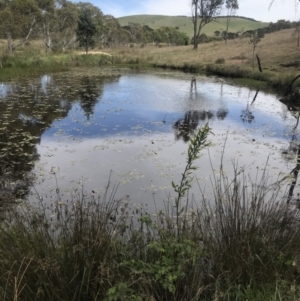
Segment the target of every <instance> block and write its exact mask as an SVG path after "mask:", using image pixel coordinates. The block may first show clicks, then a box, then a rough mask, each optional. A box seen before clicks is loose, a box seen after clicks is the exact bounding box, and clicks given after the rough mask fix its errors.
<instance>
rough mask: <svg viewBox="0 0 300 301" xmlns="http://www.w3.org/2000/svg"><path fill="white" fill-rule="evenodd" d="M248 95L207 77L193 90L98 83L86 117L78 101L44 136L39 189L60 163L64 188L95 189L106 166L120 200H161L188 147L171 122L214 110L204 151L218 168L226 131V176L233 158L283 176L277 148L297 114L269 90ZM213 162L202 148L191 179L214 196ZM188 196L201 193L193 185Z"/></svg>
mask: <svg viewBox="0 0 300 301" xmlns="http://www.w3.org/2000/svg"><path fill="white" fill-rule="evenodd" d="M45 81H46V82H48V81H47V80H45ZM254 95H255V91H250V90H249V89H247V88H241V87H235V86H231V85H228V84H223V83H221V82H216V81H215V80H214V79H210V78H203V80H198V82H197V90H195V89H193V90H191V89H190V81H188V80H184V79H174V78H163V77H160V76H153V75H126V76H122V77H121V78H120V79H119V81H117V82H113V83H106V84H104V88H103V94H102V96H100V97H99V99H98V103H97V104H96V106H95V108H94V114H93V115H92V116H90V118H89V119H87V118H86V116H85V115H84V111H83V110H82V109H81V107H80V104H79V102H77V103H75V104H74V105H73V106H72V108H71V110H70V111H69V113H68V116H67V117H66V118H64V119H62V120H59V121H56V122H54V123H53V125H52V127H51V128H50V129H48V130H47V131H46V132H45V133H44V135H43V136H42V140H41V144H40V145H39V146H38V152H39V153H40V155H41V159H40V162H39V163H38V164H37V170H38V173H39V175H40V178H41V179H43V181H44V182H41V183H40V185H39V186H38V189H40V190H41V191H44V192H45V193H49V190H51V189H53V187H52V186H53V184H54V183H55V181H54V179H53V176H51V175H50V174H49V171H50V170H51V168H52V167H57V168H58V167H59V170H60V171H59V172H58V174H57V176H58V178H59V183H60V186H63V188H64V189H65V190H68V189H71V188H72V187H73V188H74V185H75V186H76V185H77V184H75V183H76V182H77V181H78V180H80V179H83V180H84V182H85V184H84V188H85V189H87V190H88V189H93V190H95V191H97V190H100V189H102V188H104V187H105V186H106V184H107V180H108V175H109V173H110V171H111V170H112V171H113V178H112V181H113V182H118V183H121V186H120V188H119V196H120V197H121V196H124V195H126V194H128V195H130V197H131V199H132V200H133V201H135V202H138V203H140V202H151V201H152V199H153V195H152V194H153V193H154V195H155V198H157V199H158V200H162V199H166V195H167V193H168V192H170V191H172V188H171V181H172V180H174V181H175V182H179V177H180V175H181V172H182V171H183V168H184V166H185V162H186V151H187V144H185V143H183V141H182V140H179V141H175V136H174V129H173V127H172V126H173V124H174V123H175V122H176V121H178V120H179V119H181V118H183V117H184V116H185V113H186V112H188V111H205V112H210V113H212V114H211V116H212V118H211V119H210V120H209V123H210V126H211V127H212V130H213V132H214V134H215V135H211V136H210V140H211V141H212V142H213V146H212V147H211V148H210V149H209V152H210V158H211V163H212V164H213V166H214V167H215V168H216V169H217V168H218V167H219V164H220V160H221V154H222V150H223V145H224V142H225V137H226V136H227V142H226V148H225V154H224V166H225V169H226V171H227V172H228V175H232V160H236V161H238V163H239V165H240V166H246V167H247V168H248V169H247V172H249V173H250V175H251V177H252V178H254V177H255V176H256V173H257V172H258V171H259V172H260V173H261V172H262V171H263V168H264V166H265V164H266V162H267V160H269V161H268V165H267V167H268V168H270V173H271V176H272V175H274V177H275V178H277V176H278V173H279V172H281V171H282V172H285V173H289V172H290V171H291V170H292V169H293V168H294V166H293V162H292V163H286V162H284V160H283V159H282V157H281V153H280V152H281V150H282V149H283V148H286V147H287V146H288V142H289V140H288V139H289V137H290V134H291V129H292V127H293V126H294V125H295V123H296V119H295V118H294V117H292V116H291V115H289V114H288V113H287V112H285V111H284V110H283V105H282V104H281V103H280V102H279V101H278V100H277V99H276V98H275V97H274V96H272V95H269V94H265V93H262V92H260V93H259V94H258V96H257V98H256V100H255V102H254V103H253V104H251V102H252V100H253V97H254ZM220 111H222V112H226V114H225V115H224V116H223V117H222V118H223V119H222V118H217V112H220ZM243 111H246V112H248V113H249V112H251V114H252V115H251V114H250V115H251V116H254V118H253V119H252V120H251V123H248V122H246V121H243V120H242V118H241V115H242V114H243ZM203 116H204V117H203V120H201V119H200V120H199V125H202V124H204V123H205V122H206V121H207V115H203ZM205 116H206V117H205ZM248 116H249V115H248ZM268 158H269V159H268ZM211 163H210V160H208V153H207V151H205V155H204V156H203V157H202V158H200V159H199V160H198V161H197V163H196V165H197V166H199V167H200V168H199V169H198V170H197V172H196V176H197V178H199V179H200V184H201V186H202V189H204V190H205V191H206V193H207V194H208V195H211V193H212V192H211V191H209V188H208V187H211V182H210V179H211V178H212V177H213V170H212V166H211ZM74 181H75V182H74ZM195 186H197V185H195ZM51 187H52V188H51ZM193 193H194V194H195V195H196V196H197V198H199V197H200V196H201V193H200V191H199V189H198V188H197V187H194V188H193Z"/></svg>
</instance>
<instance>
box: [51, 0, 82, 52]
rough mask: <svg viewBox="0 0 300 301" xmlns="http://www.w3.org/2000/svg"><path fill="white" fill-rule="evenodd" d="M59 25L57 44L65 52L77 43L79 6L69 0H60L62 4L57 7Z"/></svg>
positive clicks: (56, 36) (56, 35) (56, 37)
mask: <svg viewBox="0 0 300 301" xmlns="http://www.w3.org/2000/svg"><path fill="white" fill-rule="evenodd" d="M56 14H57V27H58V30H57V31H56V34H55V36H54V37H55V44H56V45H57V47H58V48H59V49H60V50H62V51H63V52H64V51H65V50H66V49H67V48H68V47H70V46H71V45H75V43H76V28H77V20H78V16H79V10H78V7H77V6H76V5H75V4H74V3H72V2H71V1H67V0H60V6H58V7H56Z"/></svg>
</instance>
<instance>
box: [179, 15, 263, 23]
mask: <svg viewBox="0 0 300 301" xmlns="http://www.w3.org/2000/svg"><path fill="white" fill-rule="evenodd" d="M177 17H179V18H190V17H191V16H177ZM218 18H227V16H218ZM232 18H239V19H245V20H249V21H253V22H259V21H257V20H255V19H253V18H248V17H243V16H237V15H235V16H231V19H232Z"/></svg>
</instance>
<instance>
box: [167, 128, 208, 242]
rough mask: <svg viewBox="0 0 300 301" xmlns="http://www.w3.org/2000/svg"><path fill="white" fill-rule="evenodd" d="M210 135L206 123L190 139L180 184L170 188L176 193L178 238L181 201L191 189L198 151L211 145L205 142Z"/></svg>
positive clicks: (182, 208)
mask: <svg viewBox="0 0 300 301" xmlns="http://www.w3.org/2000/svg"><path fill="white" fill-rule="evenodd" d="M210 133H212V132H211V128H210V127H209V126H208V124H207V123H206V124H205V125H204V126H203V127H200V128H199V129H198V131H197V132H196V134H195V135H194V136H193V137H192V138H191V140H190V142H189V147H188V154H187V164H186V166H185V169H184V172H183V173H182V177H181V181H180V184H179V185H178V184H175V183H174V182H173V181H172V186H173V188H174V191H175V192H176V193H177V196H176V198H175V208H176V224H177V235H178V237H179V217H180V215H181V214H182V212H183V211H184V210H185V208H186V206H183V207H181V206H180V205H181V199H182V198H183V197H184V196H185V195H186V192H187V191H188V190H189V189H190V188H191V183H192V181H193V176H192V174H193V172H194V171H195V170H196V169H197V167H196V166H195V165H194V162H195V160H197V159H198V158H199V157H200V155H199V153H200V151H201V150H203V149H204V148H206V147H209V146H210V145H211V143H210V142H207V136H208V134H210Z"/></svg>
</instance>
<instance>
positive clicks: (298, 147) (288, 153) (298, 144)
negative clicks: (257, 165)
mask: <svg viewBox="0 0 300 301" xmlns="http://www.w3.org/2000/svg"><path fill="white" fill-rule="evenodd" d="M290 109H291V108H289V107H288V110H290ZM291 113H292V116H294V117H295V118H296V123H295V126H294V127H293V130H292V136H291V141H290V142H289V146H288V147H287V148H286V149H284V150H282V156H283V158H284V159H285V160H286V161H294V160H295V159H296V165H295V167H294V168H293V169H292V171H291V172H290V174H291V175H292V182H291V186H290V188H289V191H288V199H287V203H289V202H290V201H291V200H292V199H293V196H294V189H295V187H296V184H297V180H298V175H299V171H300V141H299V140H298V138H297V134H298V132H297V126H298V124H299V111H297V112H295V110H293V111H291ZM296 199H297V201H299V200H300V196H299V193H298V194H297V198H296Z"/></svg>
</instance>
